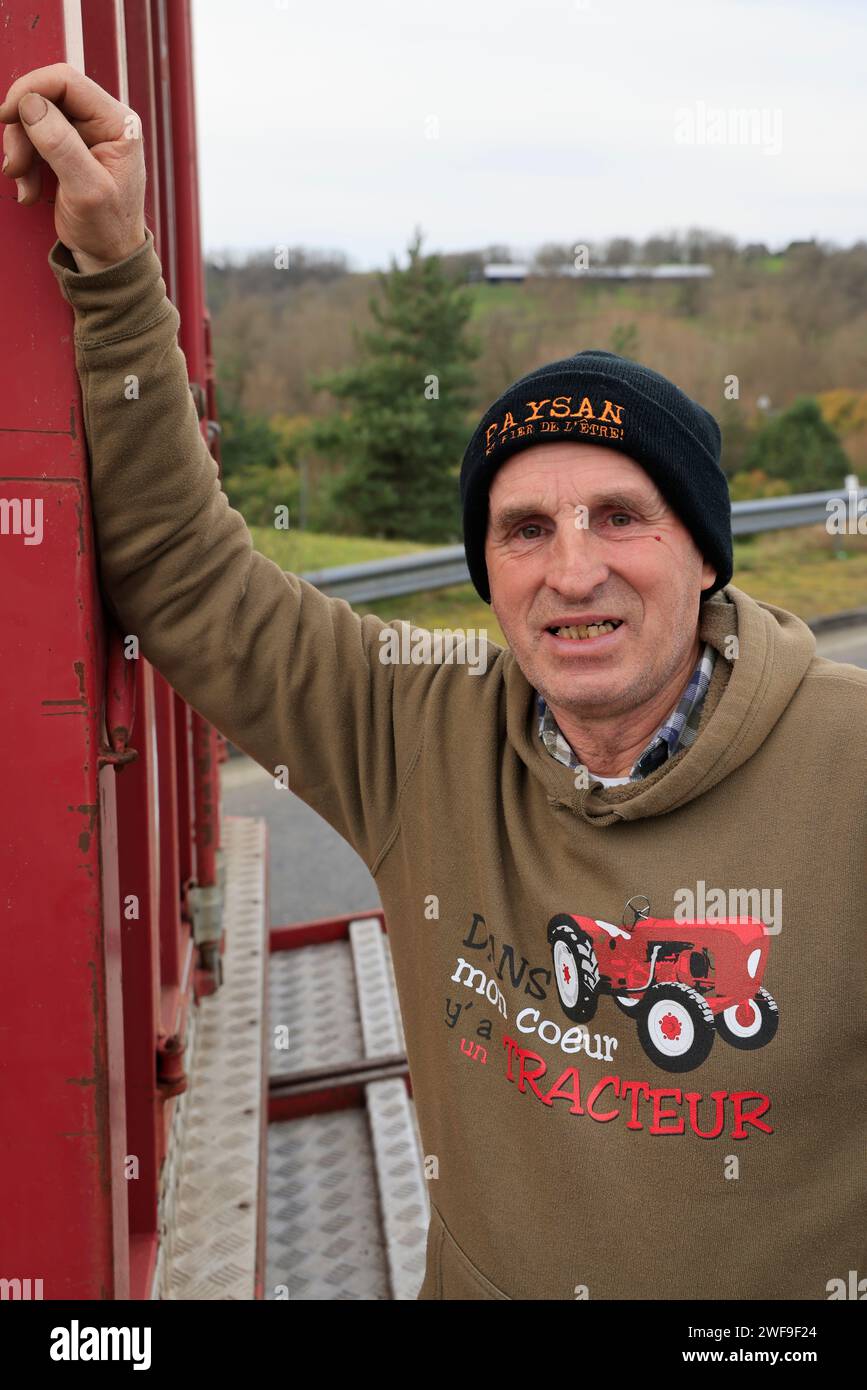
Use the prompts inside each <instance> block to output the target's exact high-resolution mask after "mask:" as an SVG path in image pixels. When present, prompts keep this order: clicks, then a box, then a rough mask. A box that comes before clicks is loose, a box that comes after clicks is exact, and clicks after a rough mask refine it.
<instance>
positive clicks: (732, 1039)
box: [716, 989, 780, 1048]
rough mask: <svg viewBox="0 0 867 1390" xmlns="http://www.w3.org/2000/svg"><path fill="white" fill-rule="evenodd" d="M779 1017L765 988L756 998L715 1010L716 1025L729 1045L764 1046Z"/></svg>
mask: <svg viewBox="0 0 867 1390" xmlns="http://www.w3.org/2000/svg"><path fill="white" fill-rule="evenodd" d="M779 1021H780V1014H779V1010H778V1009H777V1004H776V1000H775V999H774V998H773V997H772V995H770V994H768V991H767V990H766V989H760V990H759V992H758V994H757V995H756V996H755V998H753V999H749V1000H747V1001H746V1002H745V1003H743V1004H732V1006H731V1008H730V1009H724V1010H723V1012H722V1013H721V1014H717V1018H716V1028H717V1032H718V1033H719V1035H720V1037H721V1038H724V1039H725V1041H726V1042H727V1043H731V1045H732V1047H744V1048H753V1047H764V1046H765V1044H766V1043H769V1042H770V1041H771V1038H772V1037H773V1036H774V1034H775V1033H776V1031H777V1024H778V1023H779Z"/></svg>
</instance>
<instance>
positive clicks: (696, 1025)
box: [637, 981, 716, 1071]
mask: <svg viewBox="0 0 867 1390" xmlns="http://www.w3.org/2000/svg"><path fill="white" fill-rule="evenodd" d="M637 1023H638V1037H639V1041H640V1043H641V1046H642V1047H643V1048H644V1050H645V1052H646V1053H647V1055H648V1057H649V1058H650V1060H651V1061H652V1062H655V1063H656V1065H657V1066H658V1067H661V1068H662V1070H663V1071H692V1069H693V1067H699V1066H701V1064H702V1062H703V1061H704V1060H705V1058H706V1057H707V1055H708V1053H709V1052H710V1050H711V1048H712V1046H713V1040H714V1038H715V1037H716V1029H715V1027H714V1018H713V1014H712V1013H711V1011H710V1009H709V1008H708V1006H707V1004H706V1003H705V1002H704V1000H703V999H702V997H701V995H700V994H699V993H698V991H697V990H694V989H691V988H690V986H689V985H683V984H679V983H677V982H674V981H672V982H671V983H669V984H666V985H652V986H651V988H650V989H649V990H648V991H647V993H646V994H645V996H644V998H643V1000H642V1002H641V1008H640V1010H639V1011H638V1016H637Z"/></svg>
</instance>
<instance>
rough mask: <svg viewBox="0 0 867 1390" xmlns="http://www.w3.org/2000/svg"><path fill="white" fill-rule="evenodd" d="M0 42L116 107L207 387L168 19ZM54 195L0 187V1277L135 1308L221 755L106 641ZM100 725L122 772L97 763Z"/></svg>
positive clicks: (67, 0)
mask: <svg viewBox="0 0 867 1390" xmlns="http://www.w3.org/2000/svg"><path fill="white" fill-rule="evenodd" d="M64 26H66V27H64ZM0 31H2V33H3V37H4V50H3V52H4V54H7V55H12V57H13V61H14V66H9V62H10V60H9V58H8V57H7V58H6V60H5V61H6V64H7V66H6V67H5V68H4V67H3V65H2V63H3V60H2V59H0V84H2V86H3V90H5V89H6V88H7V87H8V85H9V84H10V83H11V82H12V80H13V79H14V78H15V77H16V76H18V75H20V74H21V73H23V72H26V71H29V70H30V69H32V68H35V67H40V66H43V65H45V64H47V63H51V62H56V61H57V60H58V58H59V57H63V56H65V57H66V58H67V60H68V61H70V62H73V63H74V64H75V65H76V66H78V67H79V68H82V67H83V66H84V55H85V53H86V57H87V71H88V73H89V75H91V76H93V77H94V79H95V80H96V81H98V82H99V83H100V84H101V85H102V86H104V87H105V88H107V89H108V90H109V91H112V92H114V93H115V94H116V95H118V96H119V97H120V98H121V99H122V100H127V101H129V103H130V104H131V105H133V107H134V108H135V109H136V110H137V111H138V114H139V115H140V117H141V118H142V128H143V134H144V141H145V156H146V160H147V165H148V202H147V214H146V215H147V218H148V224H149V225H150V226H152V227H153V228H154V233H155V239H156V244H157V250H158V253H159V255H160V258H161V261H162V264H163V269H164V273H165V277H166V281H167V285H168V288H169V292H170V294H172V296H173V298H175V297H176V296H178V295H179V294H180V295H181V297H182V299H183V303H184V304H185V306H186V308H185V310H184V317H185V324H184V349H185V352H186V353H187V356H188V361H190V363H191V364H194V369H195V371H196V373H197V377H196V379H197V380H200V381H201V380H204V379H205V378H204V354H205V332H206V322H205V316H204V308H203V304H204V300H203V292H202V291H203V286H202V270H201V260H200V256H199V243H198V238H199V226H198V209H197V202H196V199H197V191H196V185H195V178H194V164H195V133H194V128H193V125H192V91H191V81H192V77H191V73H192V68H191V61H190V29H189V14H188V6H187V3H186V0H172V5H171V7H170V8H169V9H167V7H166V5H165V3H164V0H125V3H121V0H88V5H87V6H86V8H85V14H84V22H83V24H82V17H81V11H80V7H79V4H78V2H77V0H47V3H45V4H43V5H41V6H40V8H39V13H38V15H34V12H33V9H32V6H29V5H26V4H25V3H24V2H23V0H0ZM82 38H83V41H84V42H83V43H82ZM130 45H131V46H130ZM127 82H129V91H127ZM173 122H174V123H176V124H178V126H179V128H180V130H181V132H182V154H181V162H180V166H179V167H180V170H181V171H182V178H181V185H182V187H183V190H184V191H183V197H182V198H181V200H180V203H179V205H178V212H179V215H180V216H181V218H182V220H183V221H184V222H185V223H186V224H187V225H184V226H183V227H182V228H181V229H179V228H178V227H177V226H176V221H175V207H176V184H177V180H176V174H175V166H174V160H173V147H172V142H173V134H172V129H173ZM191 167H192V168H193V176H192V177H191V174H190V169H191ZM55 188H56V181H55V180H54V176H53V175H52V174H51V172H50V171H49V170H45V171H44V176H43V198H42V199H41V201H40V202H39V203H38V204H36V205H34V206H33V207H30V208H26V209H21V208H18V207H17V206H15V204H14V202H13V199H14V194H15V189H14V185H12V184H9V183H8V182H7V181H3V184H2V186H0V235H2V237H3V245H4V256H3V257H2V259H0V298H2V302H3V305H4V317H3V342H2V347H3V349H4V360H5V361H7V362H9V363H14V364H15V370H14V372H7V373H6V374H5V375H4V377H3V379H2V385H0V650H2V651H3V654H4V659H5V665H4V669H3V672H2V675H0V680H2V695H3V699H4V716H5V717H4V720H3V723H2V727H0V766H2V767H3V769H4V783H3V785H4V790H5V792H6V797H5V799H4V801H3V802H2V803H0V889H2V892H0V913H2V916H0V930H2V932H3V937H2V939H3V941H4V945H5V951H4V960H3V968H2V970H0V1027H2V1030H3V1039H4V1046H3V1047H2V1048H0V1105H2V1113H3V1115H4V1118H5V1120H6V1124H5V1126H4V1136H3V1140H2V1141H0V1189H2V1191H3V1194H4V1199H3V1201H4V1210H3V1220H2V1235H3V1239H2V1245H0V1257H2V1258H0V1265H2V1267H0V1276H2V1277H5V1278H10V1279H14V1278H20V1279H22V1280H26V1279H27V1278H31V1279H41V1280H42V1281H43V1290H44V1296H45V1297H46V1298H61V1297H64V1298H85V1299H86V1298H125V1297H128V1296H130V1294H132V1296H135V1297H147V1296H148V1294H149V1293H150V1290H151V1285H152V1278H153V1271H154V1265H155V1259H156V1253H157V1239H158V1231H157V1210H156V1208H157V1194H158V1191H159V1183H160V1174H161V1168H162V1165H163V1162H164V1159H165V1155H166V1145H167V1142H168V1135H169V1126H170V1123H171V1116H172V1112H173V1110H174V1105H175V1103H176V1102H175V1100H174V1097H175V1096H176V1095H177V1094H178V1093H179V1091H180V1090H182V1089H183V1088H184V1086H185V1084H186V1081H185V1076H184V1066H185V1060H184V1051H183V1047H184V1037H185V1034H186V1026H187V1018H188V1014H189V1008H190V1007H191V1003H192V991H193V986H194V976H195V972H194V969H193V965H194V961H193V944H192V934H191V926H190V922H189V920H188V917H187V916H186V914H185V913H184V912H183V902H184V895H185V893H186V890H187V888H188V887H189V884H190V883H191V881H193V879H194V877H197V881H198V882H199V883H203V884H209V883H213V882H214V881H215V863H214V850H215V849H216V846H217V845H218V843H219V838H218V837H219V819H218V781H217V778H218V772H217V761H218V760H217V757H216V739H215V735H214V731H213V730H211V729H210V728H209V727H208V726H207V725H205V724H204V722H203V721H201V720H199V719H198V716H195V719H196V721H198V722H197V723H195V724H194V722H193V718H192V716H191V711H190V710H189V709H188V707H187V706H186V705H185V704H184V703H183V701H181V700H180V698H179V697H178V696H176V695H175V694H174V692H172V691H171V690H170V688H169V687H168V686H167V685H166V683H165V681H164V680H163V679H162V677H160V676H159V675H157V674H156V673H155V672H153V671H152V669H151V668H150V667H149V666H148V664H147V662H146V661H145V660H144V659H143V658H142V659H138V660H134V661H132V662H128V661H127V660H126V656H125V652H124V649H123V646H122V639H123V637H124V636H125V634H118V633H112V632H111V631H107V630H106V627H105V622H104V614H103V610H102V606H101V602H100V596H99V592H98V586H97V581H96V566H95V555H94V545H93V535H92V530H91V521H90V509H89V505H88V497H87V484H88V474H87V459H86V441H85V439H84V436H83V430H82V422H81V412H80V396H79V386H78V379H77V375H76V372H75V363H74V357H73V351H72V327H73V320H72V314H71V311H70V308H69V306H68V305H67V304H66V303H65V302H64V301H63V299H62V298H61V297H60V295H59V294H58V293H57V286H56V283H55V281H54V277H53V275H52V274H51V271H50V270H49V268H48V265H47V262H46V253H47V250H48V248H49V246H50V245H51V243H52V241H53V240H54V237H55V232H54V227H53V217H52V205H53V198H54V193H55ZM179 230H180V231H181V232H182V236H181V238H180V242H181V245H182V255H181V257H180V265H179V264H178V260H179V258H178V255H177V252H176V248H177V246H178V243H179V237H178V232H179ZM207 365H208V367H209V368H210V369H211V371H212V366H211V364H210V363H208V364H207ZM191 370H193V367H192V366H191ZM209 413H211V414H213V411H211V412H209ZM133 692H135V695H136V700H135V702H134V701H133V698H132V697H133ZM134 703H135V704H137V712H136V714H135V717H134V716H133V708H134ZM106 720H107V721H108V726H109V732H110V735H111V740H112V747H113V748H114V749H115V750H117V749H121V750H122V749H125V748H126V745H127V740H128V739H129V740H130V741H131V743H132V747H133V748H134V749H136V750H137V753H138V757H137V759H136V760H135V761H132V762H127V763H126V764H125V765H124V766H122V767H118V766H117V754H116V752H115V753H113V752H112V747H109V745H108V743H107V742H106ZM133 720H134V722H133ZM194 748H195V750H196V760H197V765H196V767H194V762H193V750H194ZM194 826H195V836H196V844H194V840H193V829H194ZM197 851H198V854H197ZM134 905H137V906H134ZM130 1163H134V1164H136V1165H137V1168H136V1170H135V1172H134V1173H131V1172H130V1168H129V1165H130ZM130 1273H132V1282H130Z"/></svg>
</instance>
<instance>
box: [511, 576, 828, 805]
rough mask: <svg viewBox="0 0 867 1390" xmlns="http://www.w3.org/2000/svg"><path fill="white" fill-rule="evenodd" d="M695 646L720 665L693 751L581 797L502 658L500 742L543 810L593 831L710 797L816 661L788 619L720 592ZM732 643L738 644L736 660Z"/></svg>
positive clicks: (807, 634) (530, 697)
mask: <svg viewBox="0 0 867 1390" xmlns="http://www.w3.org/2000/svg"><path fill="white" fill-rule="evenodd" d="M699 637H700V639H701V640H702V641H703V642H709V643H710V645H711V646H712V647H713V648H714V650H715V651H716V652H717V653H718V654H719V658H720V659H719V660H718V661H717V663H716V666H715V669H714V674H713V677H712V679H711V683H710V686H709V688H708V691H707V694H706V696H705V703H704V707H703V710H702V717H701V722H700V724H699V729H698V736H697V738H696V740H695V742H694V744H693V745H692V747H691V748H684V749H681V750H680V751H679V752H678V753H676V754H675V755H674V757H673V758H670V759H668V760H667V761H666V762H664V763H663V764H662V766H661V767H659V768H657V769H656V770H655V771H654V772H653V773H651V775H650V776H649V777H647V778H644V779H643V780H642V781H639V782H631V783H628V784H625V785H623V786H619V787H604V786H603V785H602V783H600V782H594V781H593V779H592V778H591V782H590V786H589V787H588V788H576V787H575V785H574V777H575V774H574V772H573V771H572V770H571V769H570V768H567V767H565V766H564V765H563V764H562V763H559V762H558V761H557V760H556V759H555V758H552V756H551V754H550V753H549V752H548V750H547V749H546V748H545V746H544V744H543V743H542V741H541V739H540V738H539V736H538V733H537V727H536V724H537V721H536V710H535V698H536V696H535V691H534V690H533V688H532V686H531V685H530V683H529V681H528V680H527V678H526V676H525V675H524V673H523V671H522V670H521V668H520V667H519V666H518V663H517V661H516V660H515V657H514V655H513V653H512V652H511V651H510V650H508V651H507V652H506V654H505V657H504V666H503V676H504V681H505V687H506V722H507V732H508V738H509V741H510V742H511V743H512V745H513V747H514V748H515V750H516V751H517V753H518V756H519V757H520V758H521V759H522V761H523V762H524V763H525V764H526V766H527V768H528V770H529V772H530V773H531V774H532V776H534V777H536V778H538V779H539V780H540V781H541V782H543V783H544V785H545V788H546V791H547V794H548V800H549V802H551V804H552V805H562V806H565V807H567V808H568V809H569V810H571V811H573V812H574V813H575V814H576V815H579V816H581V817H582V818H583V819H584V820H586V821H588V822H590V824H592V825H595V826H599V827H604V826H607V825H613V824H616V823H617V822H619V821H631V820H640V819H642V818H643V817H646V816H660V815H664V814H665V813H666V812H667V811H673V810H676V809H677V808H678V807H679V806H683V805H685V804H686V803H687V802H688V801H693V800H694V799H695V798H696V797H698V796H701V795H702V793H704V792H706V791H709V790H710V789H711V787H715V786H716V784H717V783H718V782H721V781H722V780H723V778H724V777H727V776H728V775H729V773H730V772H733V771H734V770H735V769H736V768H738V767H740V766H741V765H742V764H743V763H745V762H746V761H747V759H748V758H749V757H751V756H752V754H753V753H754V752H755V751H756V750H757V749H758V748H760V747H761V745H762V743H763V742H764V740H765V739H766V738H767V737H768V734H769V733H770V731H771V730H772V729H773V728H774V726H775V724H776V723H777V722H778V720H779V719H780V718H781V717H782V715H783V714H784V712H785V710H786V708H787V706H788V704H789V702H790V701H791V699H792V698H793V696H794V694H795V692H796V691H797V689H798V687H799V686H800V684H801V681H802V680H803V678H804V675H805V674H806V672H807V670H808V668H809V666H810V663H811V662H812V660H813V658H814V657H815V655H816V639H815V637H814V635H813V633H812V631H811V630H810V628H809V627H808V626H807V624H806V623H805V622H803V621H802V620H801V619H800V618H798V617H796V616H795V614H794V613H789V612H787V611H786V609H784V608H776V607H774V605H773V604H769V603H760V602H759V601H758V600H756V599H753V598H751V597H750V595H749V594H746V593H744V592H743V590H741V589H738V588H736V587H735V585H734V584H728V585H726V586H725V587H724V588H723V589H721V590H719V591H718V592H717V593H715V594H714V595H713V597H712V598H710V599H709V600H708V601H707V602H706V603H704V604H702V606H701V609H700V618H699ZM732 637H736V638H737V645H736V650H737V653H738V654H737V658H736V659H735V660H733V659H732V658H731V655H730V653H731V639H732Z"/></svg>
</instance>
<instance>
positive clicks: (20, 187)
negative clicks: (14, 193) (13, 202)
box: [15, 179, 27, 203]
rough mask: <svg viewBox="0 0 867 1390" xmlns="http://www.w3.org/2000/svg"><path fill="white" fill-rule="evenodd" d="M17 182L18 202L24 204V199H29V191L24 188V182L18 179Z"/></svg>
mask: <svg viewBox="0 0 867 1390" xmlns="http://www.w3.org/2000/svg"><path fill="white" fill-rule="evenodd" d="M15 182H16V183H17V185H18V201H19V203H23V202H24V199H25V198H26V197H27V189H26V187H25V186H24V180H23V179H16V180H15Z"/></svg>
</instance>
